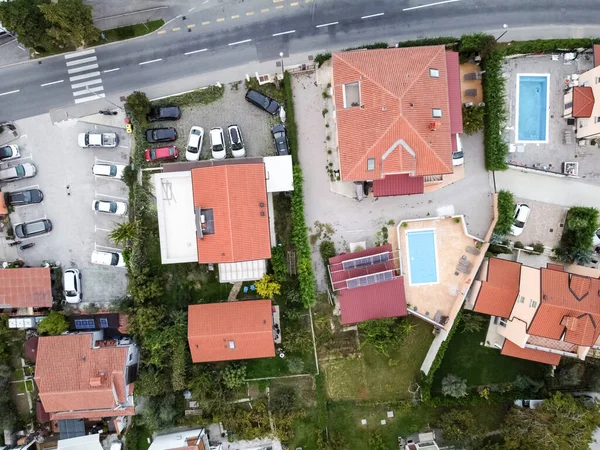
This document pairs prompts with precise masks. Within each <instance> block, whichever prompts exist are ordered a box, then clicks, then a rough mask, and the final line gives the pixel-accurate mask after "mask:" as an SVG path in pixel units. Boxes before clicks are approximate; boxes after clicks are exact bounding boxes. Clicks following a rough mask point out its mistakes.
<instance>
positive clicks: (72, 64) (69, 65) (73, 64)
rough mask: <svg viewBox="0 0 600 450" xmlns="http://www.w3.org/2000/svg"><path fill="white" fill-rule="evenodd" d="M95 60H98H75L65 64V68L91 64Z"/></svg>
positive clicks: (92, 57) (94, 58)
mask: <svg viewBox="0 0 600 450" xmlns="http://www.w3.org/2000/svg"><path fill="white" fill-rule="evenodd" d="M97 60H98V57H97V56H90V57H89V58H83V59H76V60H75V61H69V62H67V67H71V66H78V65H79V64H86V63H91V62H94V61H97Z"/></svg>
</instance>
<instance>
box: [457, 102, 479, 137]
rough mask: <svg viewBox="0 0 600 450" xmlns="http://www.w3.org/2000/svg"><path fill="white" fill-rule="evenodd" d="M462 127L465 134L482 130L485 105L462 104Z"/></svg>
mask: <svg viewBox="0 0 600 450" xmlns="http://www.w3.org/2000/svg"><path fill="white" fill-rule="evenodd" d="M462 116H463V129H464V132H465V134H468V135H471V134H475V133H477V132H478V131H481V130H483V118H484V116H485V107H483V106H468V107H467V106H464V105H463V107H462Z"/></svg>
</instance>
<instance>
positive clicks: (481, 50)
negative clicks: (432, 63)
mask: <svg viewBox="0 0 600 450" xmlns="http://www.w3.org/2000/svg"><path fill="white" fill-rule="evenodd" d="M495 50H496V38H494V36H490V35H489V34H485V33H474V34H463V35H462V36H461V38H460V42H459V44H458V52H459V53H460V56H461V58H462V59H463V60H469V59H471V58H473V57H474V56H475V55H477V54H479V56H481V59H482V60H484V59H486V58H487V57H489V56H490V55H491V54H492V53H493V52H494V51H495Z"/></svg>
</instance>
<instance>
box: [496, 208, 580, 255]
mask: <svg viewBox="0 0 600 450" xmlns="http://www.w3.org/2000/svg"><path fill="white" fill-rule="evenodd" d="M515 202H522V203H526V204H527V206H529V208H531V214H530V215H529V218H528V219H527V223H526V224H525V228H523V232H522V233H521V235H520V236H510V235H509V236H507V237H508V238H509V239H510V240H511V241H513V242H516V241H521V242H522V243H523V244H524V245H531V244H535V243H536V242H541V243H542V244H544V245H545V246H546V247H548V248H554V247H556V246H557V245H558V242H559V241H560V237H561V235H562V230H563V226H564V223H565V218H566V216H567V211H568V210H569V209H568V208H565V207H564V206H559V205H553V204H551V203H542V202H537V201H535V200H528V199H525V198H520V197H515Z"/></svg>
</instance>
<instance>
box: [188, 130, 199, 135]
mask: <svg viewBox="0 0 600 450" xmlns="http://www.w3.org/2000/svg"><path fill="white" fill-rule="evenodd" d="M190 134H193V135H196V136H200V130H192V132H191V133H190Z"/></svg>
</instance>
